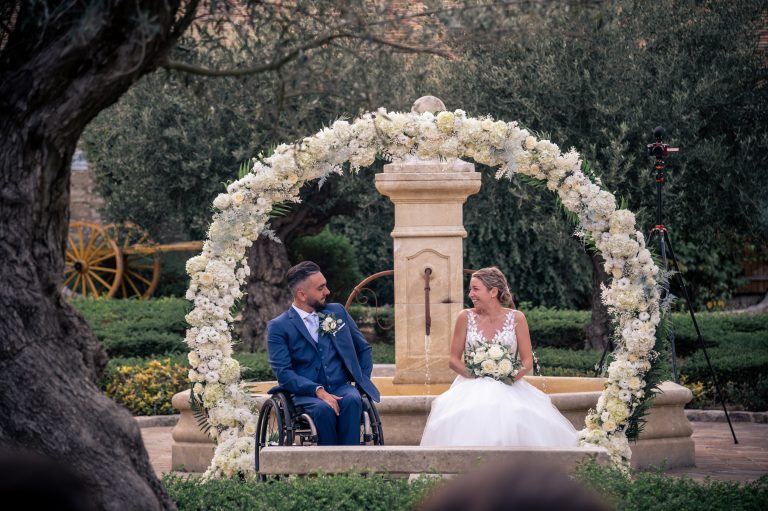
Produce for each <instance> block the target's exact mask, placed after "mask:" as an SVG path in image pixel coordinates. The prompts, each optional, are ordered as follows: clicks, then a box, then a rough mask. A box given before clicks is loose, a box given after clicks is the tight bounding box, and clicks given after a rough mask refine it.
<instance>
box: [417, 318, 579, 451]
mask: <svg viewBox="0 0 768 511" xmlns="http://www.w3.org/2000/svg"><path fill="white" fill-rule="evenodd" d="M467 312H468V318H467V319H468V324H467V337H466V341H465V349H468V348H469V347H471V346H473V345H475V344H476V343H480V342H487V343H501V344H507V345H510V346H511V348H510V349H511V350H512V351H513V352H514V350H515V349H516V348H517V337H516V335H515V316H514V313H513V312H508V313H507V318H506V321H505V323H504V326H503V327H502V328H501V330H499V331H498V332H496V335H494V337H493V339H491V340H490V341H489V340H487V339H485V338H484V337H483V335H482V333H480V332H479V330H478V329H477V317H476V315H475V313H474V312H473V311H471V310H468V311H467ZM576 443H577V434H576V430H575V429H574V427H573V425H571V423H570V421H568V419H566V418H565V417H563V416H562V415H561V414H560V412H559V411H558V410H557V408H555V406H554V405H553V404H552V402H551V401H550V399H549V396H547V395H546V394H545V393H543V392H541V391H540V390H539V389H537V388H536V387H534V386H533V385H531V384H530V383H528V382H526V381H525V380H524V379H521V380H519V381H517V382H515V383H514V384H512V385H507V384H504V383H501V382H499V381H496V380H494V379H492V378H472V379H470V378H464V377H463V376H457V377H456V379H455V380H454V382H453V384H452V385H451V387H450V388H449V389H448V390H447V391H445V392H444V393H443V394H441V395H440V396H438V397H437V398H435V400H434V401H433V402H432V410H431V413H430V414H429V418H428V419H427V425H426V427H425V428H424V434H423V436H422V438H421V445H432V446H446V445H452V446H492V445H504V446H526V447H576Z"/></svg>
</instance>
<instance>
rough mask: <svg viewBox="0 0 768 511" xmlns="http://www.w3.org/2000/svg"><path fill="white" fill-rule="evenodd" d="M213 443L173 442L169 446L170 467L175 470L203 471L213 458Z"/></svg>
mask: <svg viewBox="0 0 768 511" xmlns="http://www.w3.org/2000/svg"><path fill="white" fill-rule="evenodd" d="M214 449H215V445H214V444H213V442H211V443H209V444H200V443H190V442H174V443H173V445H172V446H171V469H172V470H174V471H176V472H205V471H206V470H208V466H210V464H211V460H212V459H213V451H214Z"/></svg>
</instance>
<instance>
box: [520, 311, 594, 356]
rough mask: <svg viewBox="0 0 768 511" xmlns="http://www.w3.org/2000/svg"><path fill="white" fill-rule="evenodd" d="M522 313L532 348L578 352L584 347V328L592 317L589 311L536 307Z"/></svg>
mask: <svg viewBox="0 0 768 511" xmlns="http://www.w3.org/2000/svg"><path fill="white" fill-rule="evenodd" d="M524 312H525V318H526V320H527V321H528V329H529V331H530V333H531V342H532V343H533V346H534V348H536V347H538V346H552V347H555V348H568V349H575V350H580V349H582V348H583V347H584V340H585V339H586V328H587V325H589V322H590V321H591V317H592V315H591V312H590V311H574V310H557V309H548V308H545V307H536V308H533V309H526V310H525V311H524Z"/></svg>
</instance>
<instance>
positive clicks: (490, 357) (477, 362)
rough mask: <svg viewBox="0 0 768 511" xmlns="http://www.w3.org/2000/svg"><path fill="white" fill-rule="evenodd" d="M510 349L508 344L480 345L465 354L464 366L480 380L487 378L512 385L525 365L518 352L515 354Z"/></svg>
mask: <svg viewBox="0 0 768 511" xmlns="http://www.w3.org/2000/svg"><path fill="white" fill-rule="evenodd" d="M509 348H510V347H509V346H508V345H506V344H486V343H478V344H476V345H475V346H474V347H472V348H471V349H468V350H467V351H465V352H464V365H465V366H466V367H467V371H468V372H469V373H470V374H473V375H475V376H477V377H479V378H482V377H484V376H487V377H489V378H493V379H494V380H498V381H500V382H502V383H506V384H507V385H512V384H513V383H515V376H516V375H517V373H518V372H519V371H520V369H522V368H523V363H522V362H521V361H520V357H518V354H517V350H515V352H514V353H513V352H511V351H510V349H509Z"/></svg>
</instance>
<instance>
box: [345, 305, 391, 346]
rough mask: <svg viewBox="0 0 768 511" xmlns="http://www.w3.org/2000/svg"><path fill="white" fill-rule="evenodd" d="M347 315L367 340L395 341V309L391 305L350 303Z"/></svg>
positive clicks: (372, 341) (375, 341)
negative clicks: (375, 305) (373, 305)
mask: <svg viewBox="0 0 768 511" xmlns="http://www.w3.org/2000/svg"><path fill="white" fill-rule="evenodd" d="M349 315H350V316H352V319H353V320H355V324H357V326H358V327H359V328H360V330H361V331H362V332H363V335H365V338H366V339H368V342H371V343H377V342H387V343H394V342H395V310H394V308H392V307H391V306H382V307H378V308H376V307H368V306H366V305H352V306H350V307H349Z"/></svg>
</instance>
